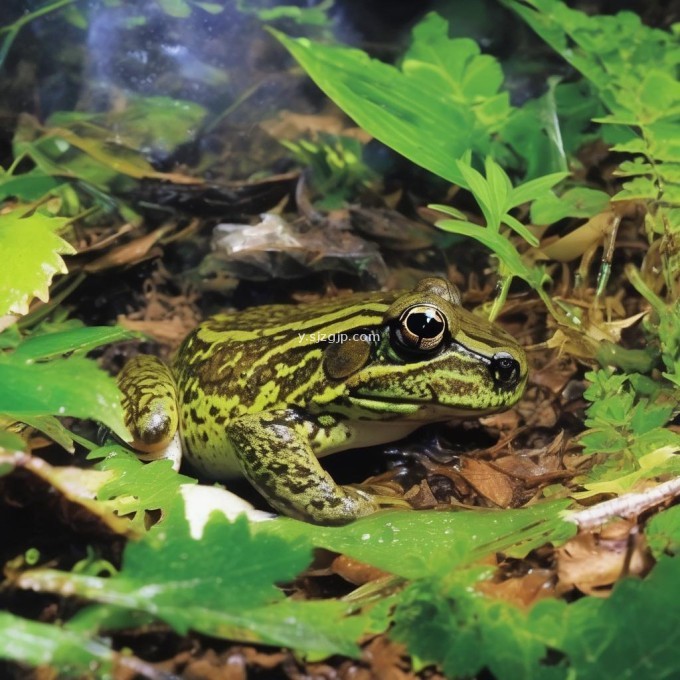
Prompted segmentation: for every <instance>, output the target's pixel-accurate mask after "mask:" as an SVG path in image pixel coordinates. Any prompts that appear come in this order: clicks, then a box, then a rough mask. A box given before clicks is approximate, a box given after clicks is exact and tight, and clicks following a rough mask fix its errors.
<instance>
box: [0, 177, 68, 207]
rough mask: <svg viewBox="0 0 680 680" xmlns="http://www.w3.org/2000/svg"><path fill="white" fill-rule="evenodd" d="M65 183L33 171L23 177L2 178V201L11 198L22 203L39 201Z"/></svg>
mask: <svg viewBox="0 0 680 680" xmlns="http://www.w3.org/2000/svg"><path fill="white" fill-rule="evenodd" d="M63 183H64V180H63V179H61V178H59V177H52V176H50V175H46V174H45V173H43V172H41V171H40V170H32V171H31V172H27V173H24V174H23V175H5V176H4V177H2V178H0V200H4V199H6V198H9V197H10V196H12V197H14V198H18V199H20V200H22V201H37V200H38V199H39V198H42V197H43V196H44V195H45V194H47V193H49V192H50V191H52V189H56V188H57V187H58V186H60V185H61V184H63Z"/></svg>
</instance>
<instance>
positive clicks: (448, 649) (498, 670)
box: [390, 558, 680, 680]
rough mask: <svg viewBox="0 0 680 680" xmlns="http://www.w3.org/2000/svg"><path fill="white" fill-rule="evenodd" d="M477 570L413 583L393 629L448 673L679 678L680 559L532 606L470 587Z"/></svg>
mask: <svg viewBox="0 0 680 680" xmlns="http://www.w3.org/2000/svg"><path fill="white" fill-rule="evenodd" d="M474 576H475V572H474V571H468V572H467V573H460V574H457V575H456V577H455V578H453V579H451V580H450V581H449V583H448V587H445V586H443V584H435V583H433V582H429V581H426V582H421V583H415V584H413V585H412V586H410V587H409V588H408V589H407V590H406V591H405V593H404V596H403V598H402V601H401V603H400V604H399V605H398V607H397V610H396V612H395V624H394V628H393V629H392V631H391V633H390V635H391V636H392V637H393V638H395V639H397V640H399V641H401V642H406V644H407V646H408V649H409V651H410V652H411V654H413V655H415V656H417V658H419V659H420V662H421V664H423V665H425V664H431V663H437V664H439V665H441V667H442V668H443V671H444V674H445V675H446V677H450V678H468V677H477V676H478V675H480V674H482V673H485V674H488V675H489V676H490V677H494V678H496V679H497V680H516V679H517V678H522V679H523V680H524V679H526V680H534V679H535V680H558V679H559V680H568V679H569V678H578V680H591V679H592V680H601V679H602V678H612V679H613V678H650V679H651V678H654V679H656V678H662V679H668V680H671V679H672V678H675V677H676V675H677V647H678V644H680V631H679V630H678V628H677V626H676V625H675V621H677V620H678V617H680V603H679V601H678V598H676V597H674V594H675V592H677V588H678V585H679V584H680V559H678V558H674V559H671V558H663V559H662V560H661V561H660V562H659V564H657V566H656V567H655V568H654V570H653V571H652V573H651V574H650V575H649V576H648V577H647V579H645V580H639V579H632V578H629V579H625V580H624V581H622V582H620V583H619V584H617V585H616V586H615V588H614V591H613V593H612V595H611V597H609V598H608V599H601V598H598V597H583V598H581V599H579V600H577V601H576V602H574V603H572V604H567V603H566V602H564V601H558V600H554V599H545V600H541V601H539V602H538V603H537V604H536V605H534V606H533V607H532V608H531V609H530V610H529V611H528V612H526V611H524V610H522V609H519V608H517V607H516V606H515V605H513V604H510V603H508V602H504V601H502V600H495V599H492V598H490V597H487V596H485V595H484V594H482V593H481V592H478V591H476V590H475V588H474Z"/></svg>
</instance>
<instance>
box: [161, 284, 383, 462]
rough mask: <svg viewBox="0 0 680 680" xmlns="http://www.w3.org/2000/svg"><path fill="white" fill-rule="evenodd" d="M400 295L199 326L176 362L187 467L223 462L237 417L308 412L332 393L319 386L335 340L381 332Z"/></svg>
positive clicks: (235, 315)
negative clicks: (352, 331) (309, 404)
mask: <svg viewBox="0 0 680 680" xmlns="http://www.w3.org/2000/svg"><path fill="white" fill-rule="evenodd" d="M395 295H396V294H394V293H376V294H369V295H368V296H367V294H366V293H363V294H359V295H356V296H355V295H351V296H346V297H342V298H338V299H335V300H331V301H328V302H320V303H317V304H312V305H304V306H301V305H266V306H262V307H252V308H250V309H247V310H245V311H241V312H230V313H226V314H218V315H216V316H213V317H210V318H208V319H206V320H205V321H204V322H203V323H201V324H200V325H199V326H197V327H196V328H195V329H194V330H193V331H192V332H191V333H190V334H189V335H188V336H187V338H186V339H185V341H184V342H183V344H182V346H181V347H180V349H179V351H178V352H177V355H176V357H175V359H174V362H173V373H174V375H175V379H176V381H177V388H178V396H179V417H180V431H181V433H182V438H183V441H184V448H185V449H186V453H187V455H188V457H189V459H190V460H191V459H193V460H196V459H201V460H205V459H206V458H210V457H212V456H213V455H214V456H217V455H218V451H220V452H221V453H220V454H219V455H222V456H224V455H225V451H224V448H225V447H227V446H228V441H227V438H226V435H225V428H226V426H227V425H228V423H229V422H230V421H231V420H233V419H235V418H238V417H239V416H242V415H244V414H247V413H256V412H261V411H264V410H268V409H278V408H285V407H286V406H290V405H299V406H301V407H304V406H305V405H306V399H307V397H308V396H309V395H310V394H318V393H319V391H320V390H323V389H325V388H326V387H329V386H327V385H324V384H322V383H325V382H327V381H328V378H327V377H326V375H325V373H324V371H323V367H322V359H323V348H324V347H325V346H326V345H327V343H328V341H329V338H330V336H333V335H337V334H340V333H346V332H347V330H348V328H349V327H351V328H357V329H358V328H367V327H371V326H376V325H378V324H379V323H380V322H381V320H382V317H383V314H384V313H385V310H386V309H387V308H388V306H389V304H390V303H391V301H392V300H393V299H394V297H395ZM355 301H356V302H359V301H360V302H361V304H360V308H358V306H357V304H355ZM331 341H332V340H331ZM331 389H332V387H331Z"/></svg>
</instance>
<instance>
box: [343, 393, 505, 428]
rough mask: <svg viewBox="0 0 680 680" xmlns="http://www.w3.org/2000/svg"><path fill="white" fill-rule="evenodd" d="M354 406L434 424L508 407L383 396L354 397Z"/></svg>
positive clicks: (503, 403) (351, 398) (363, 409)
mask: <svg viewBox="0 0 680 680" xmlns="http://www.w3.org/2000/svg"><path fill="white" fill-rule="evenodd" d="M350 401H351V403H352V406H353V407H354V408H356V409H358V410H362V411H367V412H369V413H380V414H383V415H388V414H393V415H394V416H395V417H403V418H409V420H422V421H424V422H432V421H434V420H448V419H449V418H454V417H456V416H461V417H470V416H475V417H476V416H484V415H488V414H490V413H496V412H497V411H500V410H502V409H505V408H507V407H508V404H507V402H503V401H499V403H498V404H481V405H480V404H478V405H472V404H471V405H469V406H468V405H460V404H459V405H456V406H452V405H448V404H443V403H440V402H437V401H426V400H421V401H418V400H416V399H414V400H412V401H408V400H404V399H403V398H397V397H382V396H365V395H360V396H352V397H350Z"/></svg>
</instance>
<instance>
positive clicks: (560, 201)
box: [531, 187, 610, 224]
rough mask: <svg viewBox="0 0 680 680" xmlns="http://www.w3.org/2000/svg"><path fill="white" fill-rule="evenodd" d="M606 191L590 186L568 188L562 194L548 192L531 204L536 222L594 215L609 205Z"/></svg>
mask: <svg viewBox="0 0 680 680" xmlns="http://www.w3.org/2000/svg"><path fill="white" fill-rule="evenodd" d="M609 200H610V197H609V195H608V194H606V193H605V192H604V191H598V190H597V189H589V188H588V187H574V188H573V189H568V190H567V191H565V192H564V193H563V194H562V195H561V196H556V195H555V194H554V193H552V192H550V193H546V194H544V195H543V196H541V197H540V198H538V199H537V200H535V201H534V202H533V203H532V204H531V221H532V222H533V223H534V224H553V223H554V222H557V221H559V220H561V219H564V218H565V217H593V216H594V215H597V214H598V213H600V212H602V211H603V210H606V209H607V208H608V207H609Z"/></svg>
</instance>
